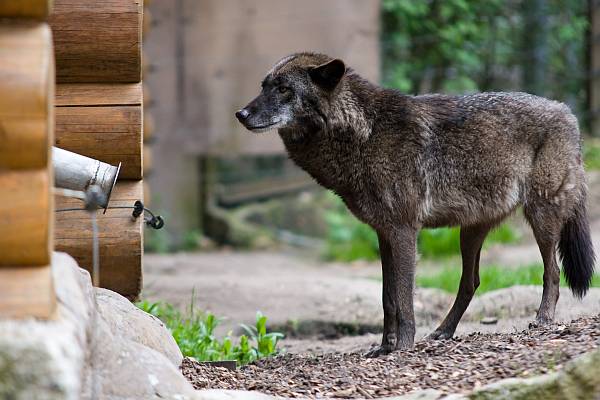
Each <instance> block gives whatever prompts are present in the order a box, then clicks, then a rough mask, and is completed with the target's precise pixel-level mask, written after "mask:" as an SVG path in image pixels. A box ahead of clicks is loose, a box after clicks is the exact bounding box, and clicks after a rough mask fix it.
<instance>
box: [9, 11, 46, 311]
mask: <svg viewBox="0 0 600 400" xmlns="http://www.w3.org/2000/svg"><path fill="white" fill-rule="evenodd" d="M48 9H49V1H41V0H26V1H22V0H4V1H2V2H0V16H1V17H8V18H6V19H2V20H1V22H0V93H2V95H1V96H0V138H1V140H0V221H1V223H0V317H11V318H21V317H37V318H49V317H51V316H52V314H53V312H54V307H55V303H56V301H55V296H54V290H53V284H52V276H51V266H50V263H51V252H52V198H51V196H50V189H51V187H52V172H51V168H50V164H51V163H50V160H49V158H50V157H49V149H50V144H51V143H52V140H53V128H54V124H53V113H54V112H53V100H54V56H53V50H52V35H51V32H50V29H49V27H48V25H47V24H46V23H45V22H43V19H44V17H45V15H46V14H47V13H48ZM10 17H16V18H14V19H13V18H10Z"/></svg>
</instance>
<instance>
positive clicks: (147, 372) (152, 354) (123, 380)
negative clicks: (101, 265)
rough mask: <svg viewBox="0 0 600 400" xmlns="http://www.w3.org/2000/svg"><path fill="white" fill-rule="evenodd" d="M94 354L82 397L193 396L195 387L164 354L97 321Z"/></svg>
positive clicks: (121, 399)
mask: <svg viewBox="0 0 600 400" xmlns="http://www.w3.org/2000/svg"><path fill="white" fill-rule="evenodd" d="M95 332H96V333H95V334H94V336H93V339H92V343H91V349H92V356H91V360H90V365H89V367H88V368H87V369H86V374H85V377H84V385H83V389H84V390H83V392H82V395H81V398H82V399H83V400H87V399H90V400H92V399H93V400H96V399H99V400H124V399H132V400H133V399H180V400H183V399H192V398H194V393H195V392H194V390H193V388H192V386H191V385H190V383H189V382H188V381H187V380H186V379H185V378H184V377H183V375H182V374H181V372H180V371H179V369H178V368H177V367H175V366H174V365H173V364H172V363H171V362H170V360H168V359H167V358H166V357H165V356H164V355H163V354H161V353H159V352H158V351H155V350H153V349H151V348H149V347H147V346H144V345H142V344H140V343H136V342H134V341H132V340H129V339H124V338H118V337H116V336H113V335H112V333H111V332H110V328H109V326H108V324H107V323H106V322H105V321H104V320H103V319H100V318H99V319H98V320H97V322H96V329H95Z"/></svg>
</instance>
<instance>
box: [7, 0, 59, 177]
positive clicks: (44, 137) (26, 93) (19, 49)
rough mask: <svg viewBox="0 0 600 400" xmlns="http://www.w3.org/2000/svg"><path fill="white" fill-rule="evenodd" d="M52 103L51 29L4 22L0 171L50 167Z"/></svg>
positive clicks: (33, 24) (23, 22)
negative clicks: (48, 165)
mask: <svg viewBox="0 0 600 400" xmlns="http://www.w3.org/2000/svg"><path fill="white" fill-rule="evenodd" d="M0 4H4V3H1V2H0ZM53 103H54V62H53V54H52V35H51V32H50V29H49V28H48V25H46V24H45V23H43V22H31V21H16V20H15V21H12V20H11V21H8V20H7V21H5V22H4V23H3V24H2V25H0V169H20V168H38V169H39V168H45V167H46V165H47V164H48V157H49V148H50V143H52V136H53V134H52V133H53V128H54V121H53Z"/></svg>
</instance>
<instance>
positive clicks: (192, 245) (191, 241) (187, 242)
mask: <svg viewBox="0 0 600 400" xmlns="http://www.w3.org/2000/svg"><path fill="white" fill-rule="evenodd" d="M201 242H202V232H201V231H200V230H199V229H191V230H189V231H187V232H186V233H185V234H184V235H183V241H182V243H181V249H182V250H184V251H194V250H198V249H199V248H200V243H201Z"/></svg>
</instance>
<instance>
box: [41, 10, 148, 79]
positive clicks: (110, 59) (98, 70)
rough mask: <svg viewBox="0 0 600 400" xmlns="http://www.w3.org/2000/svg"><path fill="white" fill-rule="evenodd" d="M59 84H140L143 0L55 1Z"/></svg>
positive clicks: (54, 24)
mask: <svg viewBox="0 0 600 400" xmlns="http://www.w3.org/2000/svg"><path fill="white" fill-rule="evenodd" d="M49 21H50V25H51V26H52V32H53V33H54V45H55V51H56V81H57V83H90V82H91V83H99V82H105V83H123V82H140V80H141V79H142V77H141V71H142V69H141V67H142V57H141V53H142V3H141V1H140V0H102V1H98V0H55V1H54V8H53V11H52V14H51V15H50V19H49Z"/></svg>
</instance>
